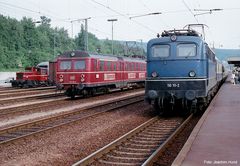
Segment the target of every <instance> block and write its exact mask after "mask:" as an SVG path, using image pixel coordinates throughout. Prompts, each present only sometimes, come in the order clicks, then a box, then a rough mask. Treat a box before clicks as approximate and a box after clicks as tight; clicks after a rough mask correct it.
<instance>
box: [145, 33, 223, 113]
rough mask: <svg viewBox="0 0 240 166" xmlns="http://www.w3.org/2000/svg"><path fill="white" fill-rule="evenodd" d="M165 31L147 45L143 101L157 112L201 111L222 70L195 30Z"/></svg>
mask: <svg viewBox="0 0 240 166" xmlns="http://www.w3.org/2000/svg"><path fill="white" fill-rule="evenodd" d="M169 32H170V33H167V32H165V33H164V34H163V35H162V37H160V38H156V39H152V40H150V41H149V42H148V45H147V78H146V85H145V99H146V101H148V102H149V103H151V104H153V105H154V107H155V109H156V110H158V111H159V112H160V113H164V112H166V111H170V110H173V109H174V108H176V107H177V108H182V109H183V110H184V111H188V112H189V111H192V110H193V109H194V110H196V108H197V109H202V108H203V107H204V106H206V105H207V103H209V101H210V100H211V98H212V97H213V96H214V94H215V93H216V91H217V89H218V87H219V85H220V84H221V82H222V81H223V80H224V78H225V76H226V75H225V73H224V67H223V65H222V64H221V63H220V61H218V60H217V59H216V57H215V54H214V53H213V51H212V50H211V49H210V48H209V46H208V44H207V43H206V42H205V41H204V40H203V39H202V37H201V36H199V35H198V34H197V33H196V32H195V31H193V30H178V31H176V30H174V31H169Z"/></svg>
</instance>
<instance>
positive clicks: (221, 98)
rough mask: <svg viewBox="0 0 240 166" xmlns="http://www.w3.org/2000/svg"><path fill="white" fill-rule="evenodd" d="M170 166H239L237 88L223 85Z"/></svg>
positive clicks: (239, 91)
mask: <svg viewBox="0 0 240 166" xmlns="http://www.w3.org/2000/svg"><path fill="white" fill-rule="evenodd" d="M172 165H173V166H180V165H182V166H202V165H221V166H223V165H231V166H233V165H240V84H236V85H233V84H231V83H230V81H229V80H227V81H226V82H225V83H224V84H223V85H222V87H221V88H220V90H219V91H218V93H217V95H216V96H215V97H214V99H213V100H212V102H211V103H210V105H209V107H208V109H207V110H206V111H205V113H204V114H203V116H202V117H201V119H200V120H199V122H198V123H197V125H196V126H195V128H194V130H193V131H192V133H191V135H190V136H189V138H188V140H187V142H186V143H185V145H184V147H183V148H182V150H181V151H180V153H179V154H178V156H177V158H176V159H175V160H174V162H173V164H172Z"/></svg>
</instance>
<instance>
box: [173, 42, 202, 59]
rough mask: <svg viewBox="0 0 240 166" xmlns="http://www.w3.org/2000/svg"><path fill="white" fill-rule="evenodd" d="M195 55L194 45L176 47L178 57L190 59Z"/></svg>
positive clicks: (195, 48) (195, 47)
mask: <svg viewBox="0 0 240 166" xmlns="http://www.w3.org/2000/svg"><path fill="white" fill-rule="evenodd" d="M196 55H197V46H196V44H179V45H178V46H177V56H178V57H192V56H196Z"/></svg>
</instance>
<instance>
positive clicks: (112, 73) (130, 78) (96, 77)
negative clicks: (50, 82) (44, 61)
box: [56, 51, 146, 98]
mask: <svg viewBox="0 0 240 166" xmlns="http://www.w3.org/2000/svg"><path fill="white" fill-rule="evenodd" d="M145 77H146V62H145V60H143V59H140V58H127V57H117V56H112V55H101V54H94V53H88V52H84V51H69V52H65V53H64V54H62V55H60V56H59V57H58V58H57V61H56V83H57V85H58V86H59V87H62V88H64V89H65V90H66V95H67V96H69V97H71V98H74V97H75V96H76V95H89V94H91V95H94V94H95V93H98V92H107V91H108V90H109V89H113V88H125V87H129V86H144V82H145Z"/></svg>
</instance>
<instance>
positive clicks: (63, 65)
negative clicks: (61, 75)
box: [60, 61, 72, 70]
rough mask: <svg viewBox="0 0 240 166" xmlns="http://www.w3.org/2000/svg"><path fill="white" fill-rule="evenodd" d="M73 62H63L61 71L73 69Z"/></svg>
mask: <svg viewBox="0 0 240 166" xmlns="http://www.w3.org/2000/svg"><path fill="white" fill-rule="evenodd" d="M71 68H72V66H71V61H61V63H60V70H68V69H71Z"/></svg>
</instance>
